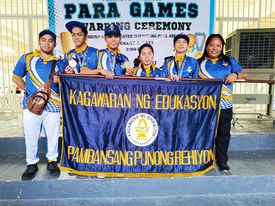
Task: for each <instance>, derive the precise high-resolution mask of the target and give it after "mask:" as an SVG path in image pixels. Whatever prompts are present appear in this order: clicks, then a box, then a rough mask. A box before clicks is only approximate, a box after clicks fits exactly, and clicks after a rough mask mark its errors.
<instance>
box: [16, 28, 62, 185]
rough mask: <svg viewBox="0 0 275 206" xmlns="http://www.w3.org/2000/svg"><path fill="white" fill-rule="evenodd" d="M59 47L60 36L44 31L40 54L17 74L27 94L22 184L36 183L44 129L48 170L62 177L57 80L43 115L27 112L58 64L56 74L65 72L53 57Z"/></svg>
mask: <svg viewBox="0 0 275 206" xmlns="http://www.w3.org/2000/svg"><path fill="white" fill-rule="evenodd" d="M55 45H56V35H55V34H54V33H53V32H52V31H50V30H43V31H41V32H40V33H39V46H40V50H35V51H34V52H31V53H28V54H24V55H22V56H21V57H20V59H19V60H18V62H17V64H16V66H15V68H14V70H13V81H14V82H15V83H16V84H17V85H18V86H19V87H20V88H21V89H23V90H24V91H25V96H24V99H23V125H24V132H25V144H26V162H27V168H26V170H25V172H24V173H23V175H22V180H31V179H33V178H34V177H35V175H36V173H37V171H38V166H37V163H38V161H39V157H38V155H37V154H38V141H39V137H40V132H41V130H42V129H43V130H44V133H45V135H46V138H47V141H46V143H47V154H46V157H47V159H48V164H47V169H48V171H49V174H50V175H51V176H59V174H60V170H59V168H58V165H57V157H58V138H59V127H60V100H59V88H58V84H57V82H56V81H55V80H53V82H52V84H51V88H48V89H49V90H50V91H48V92H49V93H50V99H49V101H48V103H47V105H46V107H45V109H44V111H43V113H42V114H41V115H36V114H34V113H32V112H30V111H29V110H28V109H27V99H28V98H30V97H31V96H32V95H33V94H34V93H35V92H36V91H37V90H38V89H39V88H41V87H43V85H44V84H45V82H46V81H47V80H48V78H49V74H50V72H51V69H52V65H53V64H54V61H56V66H55V71H57V70H59V72H63V70H64V67H65V65H64V63H63V62H62V61H61V60H59V59H58V58H57V57H56V56H55V55H54V54H53V50H54V47H55ZM24 77H25V80H24V79H23V78H24ZM53 79H54V78H53Z"/></svg>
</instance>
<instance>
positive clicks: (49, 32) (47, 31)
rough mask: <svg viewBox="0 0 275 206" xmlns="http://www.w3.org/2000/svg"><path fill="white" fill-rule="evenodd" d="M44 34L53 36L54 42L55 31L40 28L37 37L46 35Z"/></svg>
mask: <svg viewBox="0 0 275 206" xmlns="http://www.w3.org/2000/svg"><path fill="white" fill-rule="evenodd" d="M46 34H49V35H51V36H52V38H53V40H54V42H56V35H55V33H53V32H52V31H51V30H49V29H44V30H42V31H41V32H40V33H39V35H38V36H39V39H40V38H41V37H42V36H44V35H46Z"/></svg>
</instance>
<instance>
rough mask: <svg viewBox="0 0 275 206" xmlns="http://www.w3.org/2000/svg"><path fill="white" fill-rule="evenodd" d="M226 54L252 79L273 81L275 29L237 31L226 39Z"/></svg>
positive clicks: (274, 70) (274, 72)
mask: <svg viewBox="0 0 275 206" xmlns="http://www.w3.org/2000/svg"><path fill="white" fill-rule="evenodd" d="M225 53H226V54H227V55H229V56H233V57H235V58H236V59H237V60H238V61H239V63H240V64H241V65H242V67H243V68H244V69H245V71H246V72H247V74H248V77H249V78H250V79H266V80H269V79H273V77H274V76H275V28H272V29H271V28H269V29H237V30H236V31H234V32H233V33H231V34H229V35H228V37H227V38H226V47H225Z"/></svg>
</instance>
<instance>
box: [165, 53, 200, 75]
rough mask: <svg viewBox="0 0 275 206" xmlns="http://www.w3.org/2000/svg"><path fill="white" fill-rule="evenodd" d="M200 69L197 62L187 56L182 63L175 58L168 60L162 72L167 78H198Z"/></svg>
mask: <svg viewBox="0 0 275 206" xmlns="http://www.w3.org/2000/svg"><path fill="white" fill-rule="evenodd" d="M198 68H199V66H198V62H197V60H196V59H194V58H192V57H189V56H186V55H185V57H184V58H183V59H182V60H181V61H180V62H179V61H175V57H173V56H171V57H168V58H166V60H165V62H164V64H163V68H162V70H163V73H164V75H165V76H166V77H168V76H170V75H175V74H177V75H179V77H180V78H198Z"/></svg>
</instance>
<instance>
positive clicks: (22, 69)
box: [12, 55, 27, 91]
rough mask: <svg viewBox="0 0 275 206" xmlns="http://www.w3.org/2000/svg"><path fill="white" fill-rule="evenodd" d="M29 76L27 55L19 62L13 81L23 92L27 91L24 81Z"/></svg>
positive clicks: (15, 68) (14, 71)
mask: <svg viewBox="0 0 275 206" xmlns="http://www.w3.org/2000/svg"><path fill="white" fill-rule="evenodd" d="M26 74H27V66H26V59H25V55H22V56H21V57H20V58H19V60H18V61H17V63H16V65H15V67H14V70H13V76H12V81H13V82H14V83H15V84H16V85H17V86H18V87H19V88H20V89H22V90H24V91H26V82H25V81H24V80H23V79H22V78H23V77H24V76H25V75H26Z"/></svg>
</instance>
